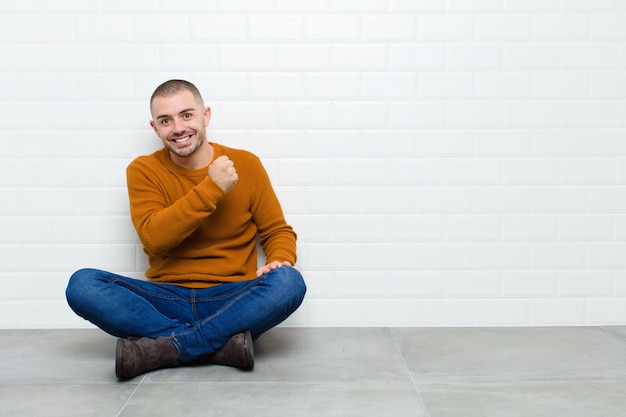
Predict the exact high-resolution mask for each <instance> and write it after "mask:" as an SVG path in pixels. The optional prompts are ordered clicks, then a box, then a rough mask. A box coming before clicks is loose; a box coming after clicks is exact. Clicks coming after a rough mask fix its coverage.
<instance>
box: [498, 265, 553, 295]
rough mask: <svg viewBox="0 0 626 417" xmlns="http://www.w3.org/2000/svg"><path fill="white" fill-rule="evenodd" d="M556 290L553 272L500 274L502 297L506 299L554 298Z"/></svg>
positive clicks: (505, 272) (511, 272) (509, 272)
mask: <svg viewBox="0 0 626 417" xmlns="http://www.w3.org/2000/svg"><path fill="white" fill-rule="evenodd" d="M557 288H558V287H557V272H554V271H504V272H502V295H503V296H505V297H508V298H511V297H516V298H543V297H555V296H556V295H557Z"/></svg>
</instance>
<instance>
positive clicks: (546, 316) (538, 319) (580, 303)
mask: <svg viewBox="0 0 626 417" xmlns="http://www.w3.org/2000/svg"><path fill="white" fill-rule="evenodd" d="M531 311H532V313H531V315H532V323H533V324H534V325H539V326H550V325H551V326H563V325H574V324H578V325H580V324H581V323H585V322H586V317H587V316H586V315H587V309H586V306H585V301H584V300H575V299H574V300H560V299H547V300H534V301H532V302H531Z"/></svg>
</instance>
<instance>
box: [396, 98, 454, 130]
mask: <svg viewBox="0 0 626 417" xmlns="http://www.w3.org/2000/svg"><path fill="white" fill-rule="evenodd" d="M443 123H444V104H443V103H441V102H426V101H422V102H400V101H396V102H392V103H391V124H392V125H393V126H396V127H413V128H415V127H422V128H425V127H438V126H443Z"/></svg>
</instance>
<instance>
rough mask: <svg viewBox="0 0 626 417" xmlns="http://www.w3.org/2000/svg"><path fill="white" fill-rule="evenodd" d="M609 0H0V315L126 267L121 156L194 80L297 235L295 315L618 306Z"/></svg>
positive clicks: (141, 141)
mask: <svg viewBox="0 0 626 417" xmlns="http://www.w3.org/2000/svg"><path fill="white" fill-rule="evenodd" d="M625 69H626V1H624V0H447V1H446V0H318V1H313V0H310V1H296V0H247V1H246V0H195V1H193V0H190V1H184V2H181V1H178V0H133V1H129V0H106V1H105V0H101V1H97V0H57V1H52V0H49V1H46V0H20V1H2V2H0V116H1V121H0V134H1V138H2V146H1V147H0V195H1V196H2V204H1V205H0V327H2V328H60V327H84V326H90V325H89V324H88V323H86V322H84V321H82V319H79V318H78V317H76V316H74V314H73V313H72V312H71V311H70V310H69V308H68V307H67V305H66V302H65V296H64V290H65V285H66V283H67V280H68V277H69V276H70V275H71V273H72V272H73V271H74V270H76V269H78V268H81V267H96V268H102V269H106V270H110V271H113V272H117V273H121V274H126V275H129V276H134V277H138V278H139V277H142V276H143V271H144V270H145V268H146V260H145V256H144V255H143V253H142V250H141V246H140V245H139V243H138V240H137V238H136V235H135V232H134V230H133V228H132V225H131V223H130V220H129V218H128V200H127V195H126V186H125V168H126V165H127V164H128V163H129V162H130V161H131V160H132V159H133V158H134V157H135V156H137V155H139V154H145V153H150V152H152V151H154V150H156V149H158V148H159V147H160V142H159V140H158V138H157V137H156V136H155V135H154V134H153V133H152V131H151V129H150V127H149V125H148V120H149V117H150V116H149V111H148V99H149V96H150V94H151V93H152V91H153V90H154V88H155V87H156V86H157V85H158V84H160V83H161V82H163V81H165V80H167V79H169V78H185V79H188V80H190V81H192V82H194V83H196V84H197V85H198V87H199V88H200V90H201V91H202V93H203V95H204V96H205V100H206V102H207V104H209V105H211V106H212V108H213V120H212V123H211V125H210V131H209V136H210V139H211V140H213V141H216V142H220V143H223V144H225V145H228V146H233V147H240V148H246V149H248V150H251V151H253V152H255V153H256V154H257V155H259V156H260V157H261V158H262V160H263V162H264V164H265V166H266V168H267V170H268V171H269V173H270V176H271V178H272V181H273V183H274V186H275V188H276V190H277V192H278V194H279V197H280V199H281V201H282V204H283V208H284V210H285V213H286V216H287V219H288V221H289V222H290V223H291V224H292V225H293V226H294V228H295V229H296V231H297V232H298V234H299V257H300V261H299V265H300V267H301V269H302V271H303V273H304V275H305V278H306V280H307V282H308V286H309V292H308V295H307V299H306V300H305V303H304V304H303V306H302V308H301V309H300V310H298V312H297V313H296V314H295V315H294V316H293V317H292V318H290V319H289V321H288V322H287V323H286V324H287V325H292V326H379V325H384V326H494V325H497V326H520V325H594V324H626V214H625V213H626V211H625V210H626V135H625V134H626V117H625V116H626V73H625V71H624V70H625Z"/></svg>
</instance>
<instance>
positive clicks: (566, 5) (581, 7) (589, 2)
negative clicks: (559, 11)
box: [563, 0, 618, 12]
mask: <svg viewBox="0 0 626 417" xmlns="http://www.w3.org/2000/svg"><path fill="white" fill-rule="evenodd" d="M617 9H618V4H617V2H616V0H564V1H563V10H564V11H567V12H570V11H571V12H598V11H610V10H617Z"/></svg>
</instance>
